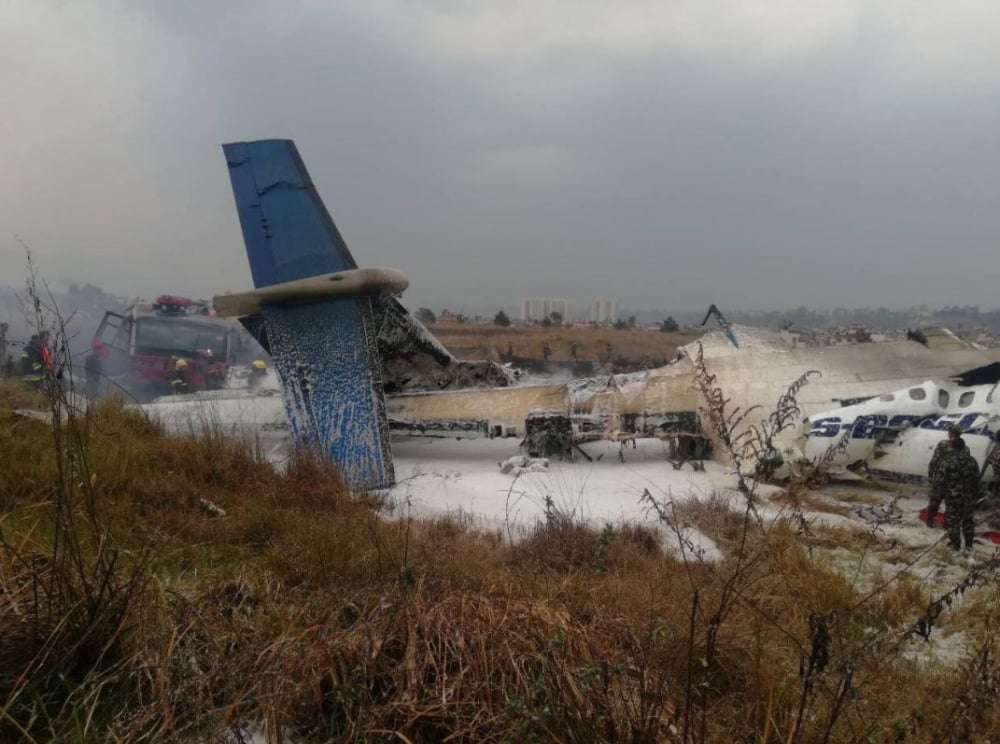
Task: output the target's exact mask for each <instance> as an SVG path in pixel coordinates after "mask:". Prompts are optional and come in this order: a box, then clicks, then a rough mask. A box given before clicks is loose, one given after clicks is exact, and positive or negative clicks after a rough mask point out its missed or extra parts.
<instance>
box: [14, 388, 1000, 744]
mask: <svg viewBox="0 0 1000 744" xmlns="http://www.w3.org/2000/svg"><path fill="white" fill-rule="evenodd" d="M0 393H2V395H0V452H3V454H4V457H5V460H4V462H3V467H2V468H0V530H2V542H0V699H2V700H3V701H4V703H3V708H2V712H3V718H2V720H0V740H15V739H16V740H24V741H32V740H33V741H49V740H66V739H71V740H77V741H90V740H120V741H192V740H201V741H209V740H219V741H223V740H228V741H237V740H240V736H243V735H242V734H236V733H234V732H237V731H240V730H244V731H245V730H246V729H251V728H252V729H256V730H257V732H258V737H257V739H256V740H257V741H264V740H265V739H269V740H270V741H279V740H282V741H292V742H312V741H391V740H393V737H395V739H397V740H401V741H402V740H407V741H413V742H424V741H427V742H429V741H442V740H444V739H445V738H446V737H449V736H451V737H453V739H454V740H456V741H514V740H524V741H580V742H584V741H625V740H627V741H636V742H646V741H649V742H659V741H664V742H681V741H699V742H703V741H713V742H714V741H719V742H723V741H725V742H729V741H749V740H753V741H761V742H788V741H904V742H936V741H948V740H954V741H986V740H987V738H986V737H989V736H992V734H993V733H994V732H995V731H997V730H998V728H1000V717H998V716H1000V707H998V702H1000V684H998V683H1000V668H998V667H997V662H996V658H997V657H996V652H997V650H998V648H997V636H996V626H995V621H994V619H995V617H996V614H997V612H998V611H1000V595H998V589H997V587H998V584H997V581H996V569H997V565H996V562H995V560H994V559H993V558H992V557H991V556H992V552H991V548H990V547H989V546H986V545H983V546H980V547H979V548H977V550H976V552H975V554H974V555H973V556H972V557H971V558H967V557H964V556H956V555H953V554H952V553H951V552H950V551H949V550H947V549H946V548H945V547H943V546H942V545H941V533H940V532H933V531H929V530H927V529H926V528H924V527H923V526H922V525H921V524H920V523H919V521H918V520H917V519H916V512H917V510H918V509H919V507H920V505H921V504H922V500H923V499H922V496H921V495H920V494H916V493H894V492H890V491H878V490H873V489H871V488H869V487H867V486H864V485H863V484H859V483H852V484H840V485H833V486H826V487H824V488H821V489H808V488H805V487H802V486H797V487H795V488H792V489H790V490H786V489H784V488H778V487H774V486H760V487H756V488H755V489H754V491H753V494H752V499H753V503H754V504H756V506H755V512H754V513H751V512H748V511H747V508H746V505H747V503H748V502H747V496H746V494H743V493H740V492H738V491H736V490H734V486H735V478H734V477H733V474H732V472H731V471H729V470H727V469H726V468H725V467H723V466H720V465H716V464H713V463H707V464H706V468H705V471H704V472H694V471H693V470H692V469H691V468H690V466H686V467H685V468H683V469H682V470H675V469H674V468H673V467H672V466H671V465H670V464H669V463H667V462H665V461H664V460H663V459H662V456H663V451H662V445H661V444H660V443H659V442H656V441H653V440H642V441H640V442H638V443H637V447H636V448H634V449H632V448H628V449H626V450H624V451H623V452H622V458H619V457H618V449H617V445H612V444H610V443H595V444H593V445H587V446H588V447H589V448H590V450H591V454H592V456H593V457H594V458H595V460H594V461H593V462H587V461H584V460H578V461H575V462H561V461H554V462H552V463H550V468H549V471H548V472H547V473H530V474H525V475H522V476H519V477H517V478H514V477H513V476H510V475H504V474H502V473H500V472H499V468H498V467H497V463H498V461H499V460H502V459H504V458H505V457H507V456H509V455H510V454H512V453H513V451H514V449H515V448H514V445H515V444H516V443H515V442H514V441H513V440H502V439H498V440H477V441H452V440H434V439H429V438H428V439H424V440H421V439H410V440H400V441H398V442H396V443H395V450H396V456H397V468H398V476H399V485H398V486H397V487H396V489H395V490H394V491H393V492H392V493H390V494H349V493H346V492H345V491H344V489H343V488H342V487H341V485H340V483H339V480H338V477H337V475H336V473H335V472H333V471H332V470H331V469H330V468H328V467H325V466H323V465H321V464H318V463H315V462H310V461H294V462H289V463H287V464H286V467H285V468H284V470H283V471H281V472H279V471H277V470H275V469H274V468H272V467H270V466H269V465H268V464H267V463H266V462H263V461H261V459H260V458H259V456H258V455H256V454H255V453H254V451H253V450H252V449H249V448H247V447H246V446H243V445H240V444H238V443H235V442H233V441H230V440H228V439H225V438H223V437H221V436H219V435H218V434H217V433H212V432H209V433H203V434H200V435H197V436H169V435H167V434H165V433H164V432H163V431H162V430H161V429H160V427H159V426H157V425H155V424H152V423H150V422H149V421H147V420H145V419H144V418H143V417H141V416H140V415H138V413H136V412H134V411H127V410H122V409H121V408H120V407H118V406H116V405H115V404H113V403H108V404H105V405H102V406H101V407H99V408H97V409H96V410H94V411H92V412H91V414H90V416H88V417H87V418H85V419H82V420H80V421H79V422H78V423H77V424H76V425H75V426H71V427H69V428H65V427H60V428H56V429H54V428H53V427H52V425H51V423H46V422H45V421H41V420H38V419H36V418H24V417H21V416H16V415H14V413H13V410H14V409H20V408H25V407H33V408H35V409H37V410H45V408H46V402H45V401H44V400H40V399H38V398H37V397H35V396H33V395H32V394H29V393H27V392H26V391H24V390H23V389H21V388H19V387H18V386H16V385H11V384H2V383H0ZM598 457H599V459H598ZM622 459H624V462H622ZM646 492H648V493H649V495H650V497H651V498H647V499H644V497H643V494H645V493H646ZM754 514H756V515H757V516H759V517H760V519H757V516H755V515H754ZM747 517H749V518H747ZM928 631H929V632H928ZM925 635H926V638H925V637H924V636H925ZM227 737H228V738H227ZM404 737H405V738H404ZM243 738H244V739H246V738H247V737H245V736H244V737H243Z"/></svg>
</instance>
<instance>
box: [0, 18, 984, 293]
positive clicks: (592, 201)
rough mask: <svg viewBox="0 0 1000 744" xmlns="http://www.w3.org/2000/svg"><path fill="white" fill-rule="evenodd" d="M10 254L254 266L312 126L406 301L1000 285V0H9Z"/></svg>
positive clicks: (76, 260)
mask: <svg viewBox="0 0 1000 744" xmlns="http://www.w3.org/2000/svg"><path fill="white" fill-rule="evenodd" d="M0 42H2V43H0V54H2V55H3V59H4V62H5V64H3V65H2V66H0V84H2V89H3V90H4V92H5V114H6V121H5V123H6V126H5V128H4V131H5V135H6V140H7V148H6V152H7V158H6V161H5V163H4V165H5V167H4V168H3V169H2V170H0V225H2V226H3V230H4V232H5V235H4V236H3V238H2V239H0V279H2V280H3V283H8V284H11V285H20V283H21V278H22V277H23V275H24V256H23V250H22V248H21V246H20V245H19V244H18V242H17V241H16V240H15V238H14V236H15V235H17V236H20V238H21V239H23V240H24V241H25V242H26V243H27V244H28V245H30V246H31V248H32V250H33V252H34V254H35V258H36V260H37V264H38V269H39V271H40V273H41V275H42V276H44V277H45V278H46V279H47V280H48V281H49V282H50V283H51V284H53V285H54V286H56V285H58V284H59V282H60V281H62V280H76V281H79V282H90V283H92V284H95V285H98V286H101V287H103V288H105V289H106V290H108V291H110V292H114V293H117V294H123V295H129V296H134V295H144V296H149V295H154V294H157V293H160V292H178V293H184V294H191V295H195V296H201V297H209V296H211V295H213V294H218V293H221V292H223V291H226V290H239V289H244V288H249V287H250V286H251V280H250V274H249V270H248V268H247V262H246V257H245V253H244V248H243V243H242V238H241V235H240V230H239V225H238V221H237V216H236V211H235V208H234V206H233V199H232V195H231V192H230V186H229V181H228V175H227V172H226V168H225V162H224V158H223V155H222V150H221V147H220V145H221V144H222V143H223V142H229V141H236V140H244V139H258V138H270V137H280V138H292V139H294V140H295V141H296V143H297V145H298V147H299V150H300V152H301V154H302V156H303V158H304V160H305V162H306V164H307V166H308V168H309V170H310V173H311V175H312V177H313V179H314V181H315V182H316V184H317V187H318V189H319V192H320V195H321V196H322V198H323V199H324V201H325V203H326V205H327V207H328V209H329V210H330V212H331V214H332V216H333V218H334V220H335V221H336V223H337V225H338V227H339V228H340V231H341V232H342V234H343V235H344V237H345V239H346V240H347V242H348V245H349V246H350V248H351V250H352V252H353V253H354V255H355V257H356V259H357V260H358V262H359V264H360V265H362V266H380V265H386V266H394V267H396V268H399V269H401V270H403V271H404V273H406V274H407V276H409V278H410V280H411V288H410V290H409V291H408V292H407V294H406V295H405V296H404V301H405V302H406V304H407V305H408V306H409V307H411V308H417V307H420V306H427V305H431V306H434V307H438V308H440V307H446V306H447V305H449V304H457V303H460V302H463V301H467V298H469V297H475V298H477V302H481V304H492V305H495V306H497V307H503V306H508V307H509V306H511V305H516V303H517V300H518V298H520V297H530V296H552V297H567V298H570V299H573V298H576V297H579V298H587V299H586V301H590V300H592V299H598V298H609V299H614V300H616V301H617V302H618V304H619V307H623V308H636V309H637V308H640V307H651V308H658V307H675V308H699V307H707V306H708V305H709V304H710V303H712V302H714V303H716V304H718V305H719V306H720V307H725V308H730V309H741V310H744V311H754V310H763V309H764V308H774V307H778V308H781V307H788V308H795V307H798V306H800V305H814V306H819V307H828V308H834V307H866V306H867V307H879V306H885V307H892V308H900V307H906V306H918V305H923V304H926V305H929V306H937V307H940V306H944V305H963V306H964V305H978V306H981V307H983V308H992V307H996V306H998V305H1000V299H998V300H994V299H993V298H994V297H995V296H996V292H995V288H996V283H997V282H996V274H995V272H992V271H990V270H989V269H990V268H991V267H994V266H996V265H997V259H996V255H997V249H998V242H1000V241H998V239H997V236H998V235H1000V210H998V209H997V208H996V204H997V203H998V200H1000V141H998V138H997V132H998V131H1000V95H998V93H1000V67H998V66H997V65H996V64H995V63H994V62H995V58H996V52H995V50H996V49H997V48H1000V44H998V42H1000V5H997V4H993V3H988V2H985V1H983V0H958V1H957V2H955V3H951V4H948V5H946V6H945V5H930V4H910V3H904V2H902V1H901V0H873V1H872V2H861V1H860V0H836V1H834V0H818V1H817V2H815V3H809V4H803V3H794V2H789V1H786V0H777V1H775V0H768V1H767V2H765V1H764V0H760V2H749V3H748V2H740V1H738V0H683V1H675V2H665V3H663V2H652V1H651V0H650V1H646V0H641V1H638V0H637V1H636V2H633V3H630V4H626V5H609V4H605V3H599V2H596V0H574V1H573V2H570V1H569V0H547V1H544V2H543V1H541V0H538V1H536V2H527V0H514V1H513V2H510V3H505V4H503V5H502V6H501V5H492V4H474V3H470V4H456V3H449V2H443V1H441V0H423V1H419V0H414V1H413V2H403V0H345V1H344V2H341V3H337V4H330V5H327V4H322V3H315V2H311V1H310V0H289V1H288V2H282V3H275V2H272V1H271V0H256V1H254V0H248V1H246V2H240V3H237V2H235V0H221V1H220V2H215V3H199V2H194V0H175V2H171V3H162V2H153V0H133V1H132V2H124V0H8V2H7V3H5V4H4V5H3V6H2V7H0Z"/></svg>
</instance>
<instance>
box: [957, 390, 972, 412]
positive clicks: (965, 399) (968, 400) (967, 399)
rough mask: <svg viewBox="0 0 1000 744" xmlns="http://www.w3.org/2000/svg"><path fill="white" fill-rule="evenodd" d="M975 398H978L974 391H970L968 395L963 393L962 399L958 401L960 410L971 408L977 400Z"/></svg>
mask: <svg viewBox="0 0 1000 744" xmlns="http://www.w3.org/2000/svg"><path fill="white" fill-rule="evenodd" d="M975 397H976V393H975V391H973V390H970V391H968V392H967V393H962V397H961V398H959V399H958V407H959V408H967V407H968V406H971V405H972V399H973V398H975Z"/></svg>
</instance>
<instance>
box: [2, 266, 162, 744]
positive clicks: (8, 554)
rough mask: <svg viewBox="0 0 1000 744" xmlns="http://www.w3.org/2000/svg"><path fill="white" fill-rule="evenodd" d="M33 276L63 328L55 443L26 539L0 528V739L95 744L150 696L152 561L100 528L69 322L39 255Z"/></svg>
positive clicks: (58, 345)
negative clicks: (40, 506) (138, 646)
mask: <svg viewBox="0 0 1000 744" xmlns="http://www.w3.org/2000/svg"><path fill="white" fill-rule="evenodd" d="M28 266H29V278H28V296H29V299H30V308H31V311H32V312H33V320H34V327H35V328H37V329H39V330H41V329H44V328H46V327H47V325H48V323H49V321H53V322H54V323H55V327H54V331H55V333H54V334H53V337H54V340H55V343H54V349H55V354H54V359H55V362H54V365H53V368H52V369H51V370H48V371H47V372H46V376H45V378H44V379H43V381H42V385H41V393H42V395H43V397H44V399H45V402H46V405H47V406H48V408H49V411H50V414H51V419H50V429H49V432H48V433H49V436H50V437H51V439H50V445H49V447H48V448H47V449H43V450H41V452H36V453H35V454H34V459H35V460H36V461H38V460H48V463H47V466H46V467H47V472H49V473H50V474H51V481H50V484H51V485H49V486H47V487H46V488H44V489H43V493H44V494H45V495H46V496H47V500H46V503H45V504H44V510H43V511H40V512H39V516H38V518H37V519H36V521H35V522H34V525H33V526H31V527H29V528H28V529H27V531H18V532H9V531H8V530H7V529H5V525H4V524H3V523H2V522H0V670H2V671H0V734H3V735H4V738H10V737H16V738H19V739H23V740H25V741H34V740H48V739H50V738H53V737H58V736H59V735H60V733H59V732H61V731H62V730H64V728H65V727H67V726H72V727H75V728H76V729H77V730H78V731H81V732H82V733H83V735H85V736H86V735H89V734H88V732H90V731H91V729H92V727H94V726H96V727H98V728H101V727H103V726H106V725H107V723H108V721H109V720H112V719H113V718H114V716H115V715H117V713H118V712H119V711H120V710H121V709H122V708H124V707H125V706H126V705H127V702H126V701H128V700H129V699H130V698H131V697H132V696H133V695H135V694H137V693H138V691H139V690H140V689H141V687H142V680H141V677H140V675H138V674H137V673H136V672H137V669H136V667H135V666H134V665H133V663H132V662H133V657H132V655H131V653H130V645H129V644H130V640H131V636H132V635H133V634H134V633H136V632H137V629H138V628H139V627H141V625H142V624H143V622H144V610H145V608H146V607H148V603H147V602H146V598H147V593H148V589H149V583H150V575H149V566H150V562H151V559H152V555H153V549H152V548H150V547H147V548H145V549H141V550H139V551H136V552H130V553H127V552H125V551H122V550H121V549H119V548H118V547H116V546H115V544H114V541H113V540H112V538H111V535H110V533H109V532H108V531H107V529H105V528H104V527H102V525H101V520H100V517H99V515H98V513H97V492H96V478H95V477H94V475H93V470H92V468H91V463H90V450H89V447H88V433H89V431H88V426H87V422H86V420H85V419H81V418H80V416H79V415H78V414H79V412H78V411H77V409H76V407H75V402H74V400H73V399H72V397H71V395H72V387H71V385H70V387H69V389H68V390H67V389H66V388H64V386H63V385H62V384H60V380H59V374H60V373H59V372H57V370H59V369H60V365H61V366H68V365H69V364H70V358H69V352H68V346H67V339H66V333H65V328H66V326H65V321H64V320H63V318H62V317H61V316H60V315H59V313H58V310H57V309H56V308H55V307H54V305H53V306H46V305H45V303H44V302H43V298H42V296H41V294H40V292H39V288H38V286H37V284H36V281H35V275H34V269H33V264H32V260H31V254H30V251H29V252H28ZM49 297H50V299H51V295H50V296H49ZM39 455H41V456H39Z"/></svg>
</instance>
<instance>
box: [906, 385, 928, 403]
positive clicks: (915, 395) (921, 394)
mask: <svg viewBox="0 0 1000 744" xmlns="http://www.w3.org/2000/svg"><path fill="white" fill-rule="evenodd" d="M926 397H927V391H926V390H924V389H923V388H910V399H911V400H923V399H924V398H926Z"/></svg>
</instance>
